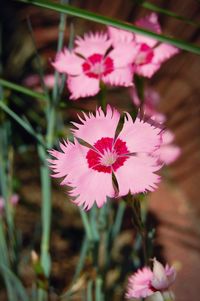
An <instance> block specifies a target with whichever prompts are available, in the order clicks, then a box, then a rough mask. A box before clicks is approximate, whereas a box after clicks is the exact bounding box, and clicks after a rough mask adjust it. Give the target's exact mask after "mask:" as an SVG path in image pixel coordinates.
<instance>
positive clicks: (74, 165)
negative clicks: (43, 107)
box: [48, 140, 115, 209]
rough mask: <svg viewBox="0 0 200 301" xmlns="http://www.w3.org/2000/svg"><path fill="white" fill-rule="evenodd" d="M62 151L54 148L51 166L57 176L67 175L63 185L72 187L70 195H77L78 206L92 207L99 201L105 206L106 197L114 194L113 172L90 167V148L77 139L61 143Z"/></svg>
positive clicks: (50, 160)
mask: <svg viewBox="0 0 200 301" xmlns="http://www.w3.org/2000/svg"><path fill="white" fill-rule="evenodd" d="M60 147H61V149H62V152H59V151H56V150H52V151H50V154H51V155H52V156H53V157H54V158H55V159H49V160H48V161H49V163H50V167H51V169H52V170H53V171H54V172H55V175H53V176H54V177H56V178H59V177H65V178H64V180H63V181H62V185H68V186H70V187H71V188H72V190H71V191H70V195H71V196H73V197H77V198H76V199H75V200H74V203H76V204H77V205H78V206H84V208H87V209H90V208H91V207H92V205H93V204H94V203H95V201H96V203H97V206H98V207H101V206H103V204H104V203H105V202H106V197H107V196H108V197H113V196H114V193H115V192H114V188H113V185H112V177H111V174H108V173H99V172H98V171H95V170H93V169H91V168H89V167H88V163H87V159H86V155H87V152H88V148H87V147H85V146H83V145H81V144H79V142H78V141H77V140H75V142H74V144H73V143H71V142H69V141H64V143H61V144H60Z"/></svg>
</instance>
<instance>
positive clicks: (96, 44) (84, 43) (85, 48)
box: [74, 32, 111, 58]
mask: <svg viewBox="0 0 200 301" xmlns="http://www.w3.org/2000/svg"><path fill="white" fill-rule="evenodd" d="M75 44H76V47H75V50H74V51H75V52H76V53H78V54H80V55H82V56H84V57H85V58H88V57H89V56H90V55H92V54H102V55H104V54H105V53H106V51H107V50H108V48H109V47H110V46H111V40H109V39H108V35H107V33H103V32H97V33H92V32H89V33H86V34H85V35H84V37H83V38H82V37H77V38H76V40H75Z"/></svg>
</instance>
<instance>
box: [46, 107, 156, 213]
mask: <svg viewBox="0 0 200 301" xmlns="http://www.w3.org/2000/svg"><path fill="white" fill-rule="evenodd" d="M79 119H80V121H81V123H73V124H74V125H75V127H76V128H75V129H73V130H72V132H73V134H74V143H72V142H70V141H64V142H63V143H60V148H61V150H62V151H61V152H60V151H56V150H51V151H49V152H50V154H51V155H52V156H53V157H54V159H49V160H48V161H49V162H50V167H51V169H52V170H53V171H54V173H55V174H54V175H53V176H54V177H56V178H60V177H64V180H63V181H62V183H61V184H62V185H67V186H69V187H71V191H70V196H71V197H72V198H73V199H74V203H76V204H77V205H78V206H83V207H84V208H85V209H90V208H91V207H92V206H93V204H94V203H95V202H96V204H97V206H98V207H102V206H103V204H104V203H105V202H106V198H107V197H110V198H113V197H120V196H124V195H127V194H128V193H131V194H137V193H140V192H146V191H153V190H154V189H155V188H156V184H157V183H158V182H159V178H160V177H159V176H158V175H157V174H156V173H155V172H156V171H158V170H159V169H160V168H161V166H160V165H158V163H157V158H156V157H152V156H151V154H152V152H154V151H155V150H156V149H158V148H159V146H160V143H161V135H160V129H158V128H156V127H154V126H152V125H150V124H149V123H145V122H144V121H141V120H139V119H138V118H137V119H136V120H135V121H134V122H133V120H132V118H131V116H130V115H129V114H128V113H126V115H125V120H124V124H123V128H122V130H121V131H120V133H119V134H118V135H117V133H116V129H117V127H118V123H119V119H120V114H119V112H118V111H117V110H115V109H111V107H109V106H107V110H106V113H105V114H104V112H103V111H102V109H101V108H99V109H98V110H97V111H96V115H94V114H92V113H89V115H86V114H84V117H83V118H82V117H79ZM147 141H148V143H147ZM81 142H82V143H81ZM113 176H114V177H115V179H116V181H117V189H116V187H115V185H114V183H113Z"/></svg>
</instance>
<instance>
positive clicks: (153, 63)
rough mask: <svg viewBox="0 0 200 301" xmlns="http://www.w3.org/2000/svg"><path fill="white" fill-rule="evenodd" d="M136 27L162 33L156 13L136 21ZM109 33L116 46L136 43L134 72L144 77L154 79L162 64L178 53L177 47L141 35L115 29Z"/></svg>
mask: <svg viewBox="0 0 200 301" xmlns="http://www.w3.org/2000/svg"><path fill="white" fill-rule="evenodd" d="M135 25H137V26H138V27H141V28H144V29H147V30H149V31H152V32H155V33H158V34H160V33H161V28H160V24H159V22H158V16H157V14H155V13H151V14H150V15H148V16H146V17H144V18H142V19H140V20H138V21H136V23H135ZM108 32H109V36H110V38H111V40H112V44H113V45H114V46H117V45H120V43H125V44H129V43H132V44H133V43H135V46H134V48H135V49H137V54H136V55H135V59H134V67H135V69H134V71H135V73H137V74H138V75H141V76H144V77H148V78H150V77H152V76H153V74H154V73H155V72H156V71H157V70H158V69H159V68H160V66H161V64H162V63H164V62H165V61H166V60H168V59H169V58H170V57H172V56H173V55H175V54H176V53H178V49H177V48H176V47H174V46H171V45H169V44H166V43H160V42H158V41H157V40H155V39H153V38H150V37H146V36H144V35H141V34H133V33H131V32H128V31H124V30H121V29H117V28H114V27H108Z"/></svg>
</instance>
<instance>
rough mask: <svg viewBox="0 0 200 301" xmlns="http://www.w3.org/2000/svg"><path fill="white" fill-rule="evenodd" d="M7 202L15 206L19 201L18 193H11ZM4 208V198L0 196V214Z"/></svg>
mask: <svg viewBox="0 0 200 301" xmlns="http://www.w3.org/2000/svg"><path fill="white" fill-rule="evenodd" d="M9 202H10V204H11V205H12V206H16V205H17V204H18V202H19V195H18V194H16V193H14V194H13V195H11V197H10V199H9ZM4 208H5V199H4V198H3V197H2V196H0V215H2V214H3V212H4Z"/></svg>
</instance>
